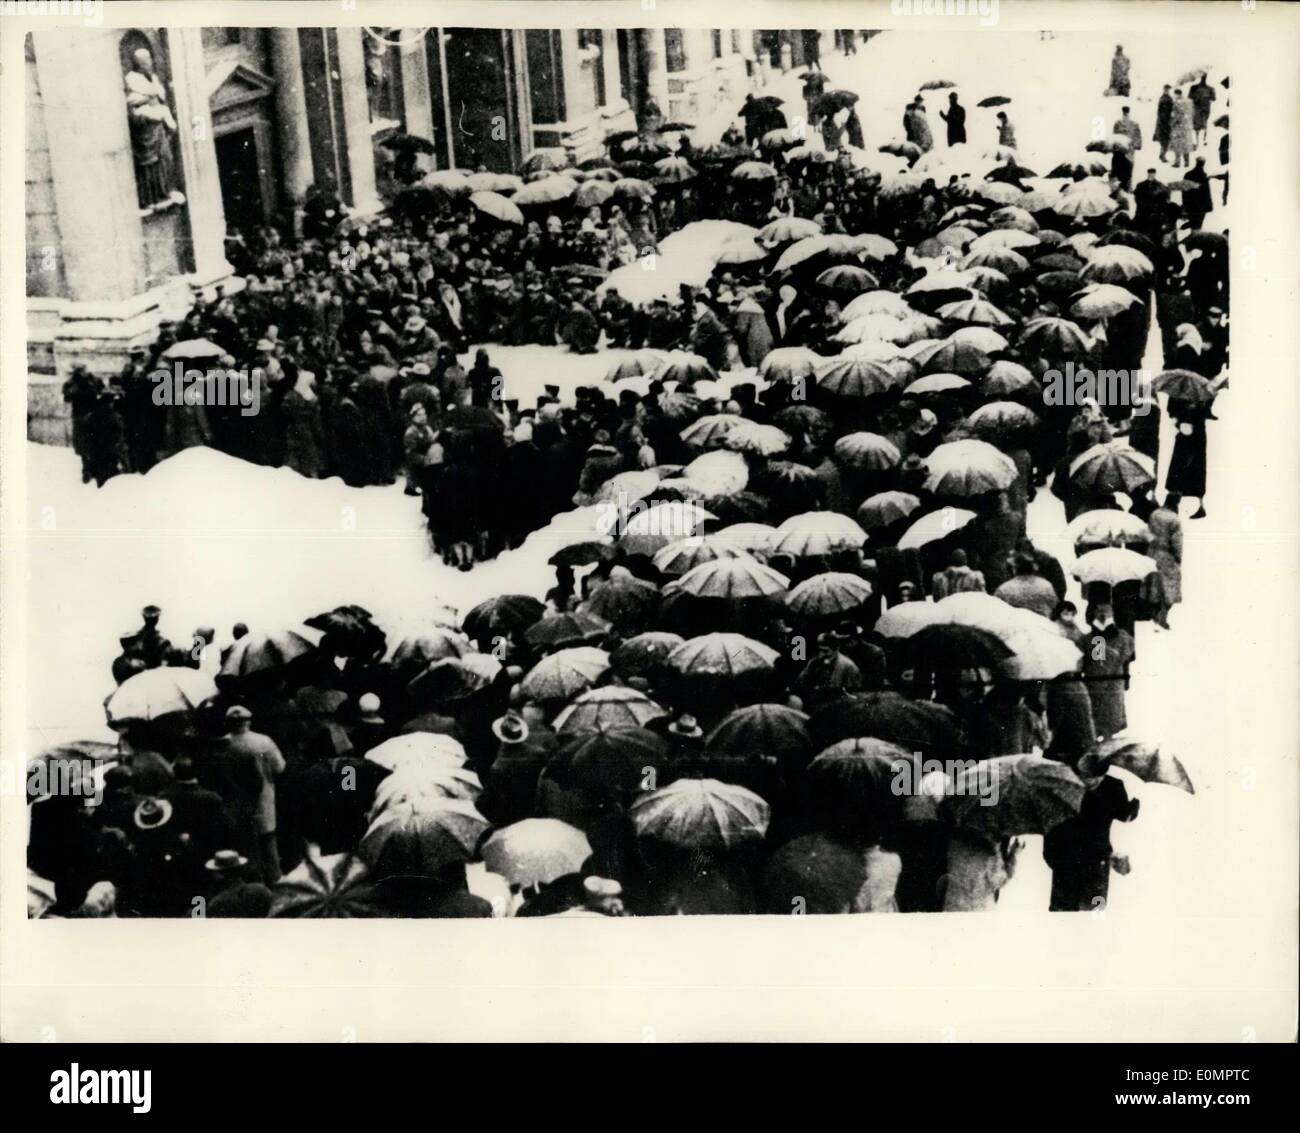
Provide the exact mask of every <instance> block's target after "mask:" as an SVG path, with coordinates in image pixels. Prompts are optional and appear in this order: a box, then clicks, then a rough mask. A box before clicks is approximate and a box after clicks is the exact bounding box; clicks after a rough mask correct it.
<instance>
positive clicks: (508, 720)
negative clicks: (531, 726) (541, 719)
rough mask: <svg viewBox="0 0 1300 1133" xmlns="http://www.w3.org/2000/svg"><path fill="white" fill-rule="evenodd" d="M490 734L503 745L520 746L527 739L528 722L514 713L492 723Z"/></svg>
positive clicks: (509, 713)
mask: <svg viewBox="0 0 1300 1133" xmlns="http://www.w3.org/2000/svg"><path fill="white" fill-rule="evenodd" d="M492 734H493V735H494V736H496V738H497V739H498V740H500V741H501V742H502V743H503V744H521V743H523V742H524V740H526V739H527V738H528V721H527V720H525V719H524V718H523V717H522V716H519V715H517V714H516V713H514V712H507V713H506V714H505V715H504V716H502V717H500V718H498V719H496V720H493V721H492Z"/></svg>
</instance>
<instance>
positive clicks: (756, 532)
mask: <svg viewBox="0 0 1300 1133" xmlns="http://www.w3.org/2000/svg"><path fill="white" fill-rule="evenodd" d="M775 537H776V528H775V527H773V526H772V525H771V524H769V523H733V524H732V525H731V526H730V527H724V528H723V529H722V530H721V531H719V532H717V538H718V539H719V540H726V541H727V542H728V543H731V544H734V545H735V546H737V547H739V548H740V549H741V551H742V552H752V551H766V550H768V549H769V548H770V547H771V545H772V542H773V541H774V539H775ZM661 569H662V568H661ZM687 569H688V570H689V569H690V568H689V567H688V568H687ZM682 573H685V571H683V572H682Z"/></svg>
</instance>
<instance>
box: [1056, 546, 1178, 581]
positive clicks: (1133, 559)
mask: <svg viewBox="0 0 1300 1133" xmlns="http://www.w3.org/2000/svg"><path fill="white" fill-rule="evenodd" d="M1159 569H1160V568H1159V564H1157V563H1156V561H1155V559H1152V558H1149V557H1148V556H1146V555H1141V554H1138V552H1137V551H1130V550H1129V549H1128V548H1127V547H1101V548H1098V549H1097V550H1095V551H1089V552H1088V553H1087V554H1085V555H1080V556H1079V558H1078V560H1077V561H1076V562H1075V564H1074V570H1073V572H1072V573H1073V574H1074V577H1075V578H1077V579H1078V580H1079V581H1080V582H1082V583H1083V584H1084V585H1085V586H1090V585H1092V584H1093V583H1103V584H1105V585H1107V586H1118V585H1119V584H1120V583H1121V582H1140V581H1141V580H1142V579H1144V578H1146V577H1147V576H1148V575H1150V574H1154V573H1155V572H1156V571H1157V570H1159Z"/></svg>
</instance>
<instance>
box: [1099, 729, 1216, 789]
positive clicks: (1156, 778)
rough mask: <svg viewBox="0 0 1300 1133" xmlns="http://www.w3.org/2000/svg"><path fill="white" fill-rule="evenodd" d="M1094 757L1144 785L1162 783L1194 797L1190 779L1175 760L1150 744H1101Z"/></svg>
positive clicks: (1119, 740) (1185, 769) (1118, 740)
mask: <svg viewBox="0 0 1300 1133" xmlns="http://www.w3.org/2000/svg"><path fill="white" fill-rule="evenodd" d="M1097 754H1098V756H1100V757H1101V758H1102V759H1104V760H1105V761H1106V762H1107V763H1109V764H1110V765H1111V766H1112V767H1120V768H1122V769H1123V770H1125V771H1127V772H1129V773H1130V774H1133V775H1136V776H1137V777H1138V778H1139V779H1141V780H1142V781H1143V782H1144V783H1164V784H1166V785H1167V786H1170V787H1177V788H1178V789H1179V790H1182V791H1186V792H1187V793H1188V794H1189V795H1194V794H1196V788H1195V787H1193V786H1192V778H1191V776H1190V775H1188V774H1187V768H1186V767H1184V766H1183V765H1182V762H1181V761H1180V760H1179V759H1178V757H1177V756H1175V755H1173V754H1170V753H1166V752H1164V751H1162V750H1161V749H1160V748H1158V747H1155V746H1153V745H1151V744H1146V743H1143V742H1142V741H1141V740H1128V739H1112V740H1103V741H1102V743H1101V744H1100V746H1099V747H1098V749H1097Z"/></svg>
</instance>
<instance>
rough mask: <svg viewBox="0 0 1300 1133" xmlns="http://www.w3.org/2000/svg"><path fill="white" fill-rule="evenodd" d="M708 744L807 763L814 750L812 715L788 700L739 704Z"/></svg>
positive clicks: (786, 762) (727, 751) (715, 748)
mask: <svg viewBox="0 0 1300 1133" xmlns="http://www.w3.org/2000/svg"><path fill="white" fill-rule="evenodd" d="M705 746H706V747H707V748H708V750H709V751H710V752H715V753H721V754H723V755H750V754H752V753H754V752H758V753H760V754H762V755H773V756H775V757H776V758H777V759H778V760H779V761H780V762H781V763H782V764H783V765H784V766H803V764H805V763H807V762H808V760H809V759H810V758H811V757H812V753H813V744H812V738H811V737H810V736H809V735H808V716H807V715H806V714H805V713H803V712H800V711H799V710H798V709H797V708H790V707H789V706H788V705H785V704H751V705H748V706H746V707H744V708H737V709H736V710H735V711H734V712H731V713H729V714H728V715H727V716H725V717H723V719H722V721H721V722H720V723H719V724H718V725H717V727H715V728H714V729H713V731H711V732H710V733H709V735H708V738H707V739H706V740H705Z"/></svg>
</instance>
